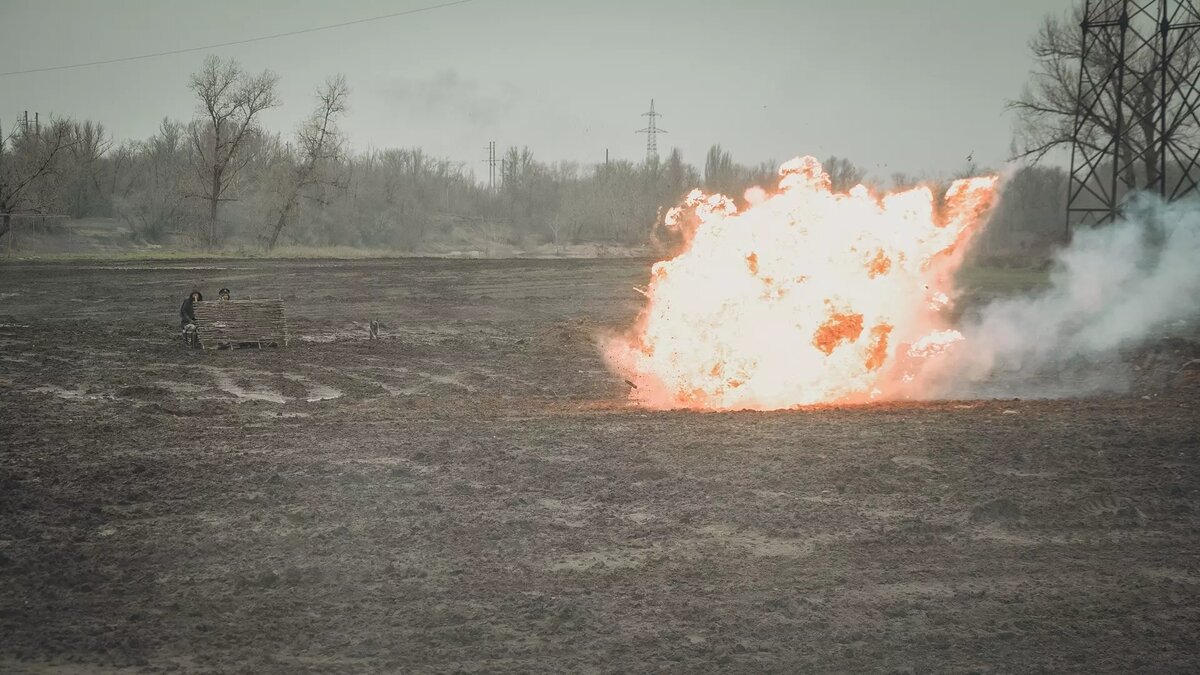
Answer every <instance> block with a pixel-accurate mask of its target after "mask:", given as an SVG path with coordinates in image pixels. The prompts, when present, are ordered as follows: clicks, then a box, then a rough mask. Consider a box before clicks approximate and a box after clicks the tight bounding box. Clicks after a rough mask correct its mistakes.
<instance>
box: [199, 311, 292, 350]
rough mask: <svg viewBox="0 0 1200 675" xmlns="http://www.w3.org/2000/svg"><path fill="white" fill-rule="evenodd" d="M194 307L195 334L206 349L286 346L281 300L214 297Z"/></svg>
mask: <svg viewBox="0 0 1200 675" xmlns="http://www.w3.org/2000/svg"><path fill="white" fill-rule="evenodd" d="M193 307H194V308H195V312H196V333H197V335H198V336H199V337H200V346H202V347H204V348H205V349H220V348H222V347H230V348H234V347H270V346H276V347H282V346H286V345H287V322H286V320H285V319H284V315H283V301H282V300H216V301H206V302H197V303H195V304H194V305H193Z"/></svg>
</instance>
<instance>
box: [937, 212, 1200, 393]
mask: <svg viewBox="0 0 1200 675" xmlns="http://www.w3.org/2000/svg"><path fill="white" fill-rule="evenodd" d="M1197 317H1200V200H1192V201H1189V202H1175V203H1170V204H1165V203H1163V202H1162V201H1161V200H1160V199H1158V198H1157V197H1153V196H1149V195H1139V196H1138V197H1137V198H1136V199H1134V200H1133V201H1132V202H1131V203H1130V204H1129V207H1128V208H1127V210H1126V215H1125V216H1124V218H1123V219H1121V220H1120V221H1118V222H1116V223H1113V224H1112V225H1109V226H1106V227H1100V228H1095V229H1080V230H1077V231H1076V233H1075V236H1074V239H1073V241H1072V243H1071V245H1070V246H1069V247H1067V248H1065V249H1063V250H1062V251H1061V252H1060V253H1059V254H1058V255H1057V257H1056V259H1055V261H1054V267H1053V271H1052V273H1051V277H1050V285H1049V287H1047V288H1046V289H1044V290H1042V291H1039V292H1036V293H1034V294H1031V295H1027V296H1024V297H1017V298H1008V299H1004V300H999V301H995V302H992V303H990V304H988V305H986V306H984V307H983V308H982V309H981V310H980V311H978V312H977V313H975V314H972V315H968V316H967V317H966V318H965V319H964V320H963V322H962V325H961V326H960V330H961V331H962V333H963V334H964V335H965V336H966V340H965V341H964V342H963V343H961V344H960V345H958V347H960V348H959V349H956V350H955V351H954V353H953V354H949V355H947V356H948V357H949V360H948V361H946V362H943V363H941V364H937V365H936V366H935V367H934V368H932V369H930V370H928V371H926V372H925V373H922V377H921V378H920V379H921V380H924V382H925V384H926V386H922V387H919V388H918V390H920V391H923V392H926V395H928V394H933V395H934V396H936V397H939V398H940V397H947V398H950V397H953V398H957V397H964V396H969V397H1000V396H1005V397H1007V396H1020V397H1030V398H1034V397H1043V398H1044V397H1058V396H1071V395H1086V394H1094V393H1100V392H1106V391H1108V392H1111V391H1122V390H1125V389H1127V388H1128V386H1129V384H1130V378H1131V375H1132V371H1131V368H1132V366H1131V365H1130V363H1129V359H1128V358H1123V356H1122V353H1123V352H1128V351H1132V350H1136V349H1137V348H1139V347H1142V346H1145V345H1146V344H1147V343H1149V342H1151V341H1152V340H1154V339H1156V338H1158V337H1161V336H1162V335H1163V334H1164V332H1166V331H1168V330H1169V329H1171V328H1172V327H1174V326H1177V325H1179V324H1186V323H1187V322H1189V321H1191V320H1194V319H1196V318H1197Z"/></svg>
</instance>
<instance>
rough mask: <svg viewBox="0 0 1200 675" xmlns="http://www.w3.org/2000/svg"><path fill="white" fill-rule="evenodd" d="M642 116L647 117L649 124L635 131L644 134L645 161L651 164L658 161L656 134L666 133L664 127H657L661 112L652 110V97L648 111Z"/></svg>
mask: <svg viewBox="0 0 1200 675" xmlns="http://www.w3.org/2000/svg"><path fill="white" fill-rule="evenodd" d="M642 117H649V118H650V124H649V126H647V127H646V128H645V129H638V130H637V131H636V132H635V133H639V134H646V163H647V164H653V163H655V162H657V161H658V134H665V133H667V130H666V129H659V128H658V118H659V117H662V114H661V113H656V112H654V99H650V112H644V113H642Z"/></svg>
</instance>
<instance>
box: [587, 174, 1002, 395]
mask: <svg viewBox="0 0 1200 675" xmlns="http://www.w3.org/2000/svg"><path fill="white" fill-rule="evenodd" d="M779 175H780V180H779V186H778V190H777V191H776V192H774V193H768V192H767V191H765V190H763V189H761V188H751V189H750V190H748V191H747V192H746V195H745V200H746V206H745V207H743V208H741V209H739V208H738V207H737V206H736V205H735V204H734V202H733V201H732V200H731V199H729V198H728V197H725V196H722V195H706V194H704V193H703V192H701V191H699V190H695V191H693V192H692V193H691V194H690V195H688V197H687V199H686V201H685V202H684V203H683V205H681V206H679V207H677V208H674V209H672V210H671V211H670V212H668V214H667V218H666V222H667V224H668V226H670V227H673V228H676V229H678V230H679V231H680V232H682V234H683V235H684V240H685V246H684V248H683V252H682V253H680V254H679V255H677V256H676V257H674V258H672V259H670V260H663V261H660V262H658V263H655V265H654V267H653V268H652V272H651V278H650V284H649V286H648V287H647V289H646V296H647V298H648V300H649V302H648V303H647V305H646V307H645V309H644V310H643V311H642V313H641V314H640V316H639V317H638V319H637V321H636V323H635V324H634V327H633V328H632V330H631V331H630V332H629V333H628V334H626V335H623V336H619V337H614V338H611V339H609V340H607V341H606V342H605V343H604V344H603V351H604V354H605V358H606V360H607V361H608V363H609V365H610V367H612V368H613V369H614V370H616V371H617V372H618V373H620V374H621V375H622V376H623V377H625V378H627V379H629V381H631V382H632V383H633V384H635V385H636V388H635V389H633V390H632V392H631V396H632V397H633V398H634V399H635V400H636V401H637V402H638V403H639V404H641V405H644V406H646V407H651V408H660V409H666V408H694V409H706V410H736V409H755V410H775V409H781V408H791V407H796V406H802V405H810V404H815V403H835V402H855V401H865V400H870V399H877V398H886V397H897V396H901V395H906V394H907V393H910V390H911V388H912V387H913V386H914V377H915V375H916V374H917V373H918V372H919V370H920V368H921V367H922V365H923V364H924V363H925V362H926V361H927V360H929V359H932V358H936V356H937V355H938V354H940V353H942V352H943V351H945V350H946V349H947V348H951V345H953V344H954V343H956V342H958V341H961V340H962V339H963V337H962V335H961V334H960V333H959V332H958V331H956V330H953V329H952V328H950V326H949V323H948V321H947V320H946V318H945V316H944V310H946V309H947V308H948V306H949V303H950V298H949V296H948V295H947V294H946V292H945V291H944V290H943V289H944V288H946V284H947V282H948V279H949V277H950V275H951V274H952V273H953V272H954V270H955V269H957V267H958V265H959V263H960V262H961V259H962V255H961V254H962V252H963V249H964V245H965V243H966V242H967V241H968V240H969V239H970V237H971V235H972V234H973V233H974V232H975V230H976V229H978V227H979V225H980V223H981V222H982V220H983V216H984V214H985V213H986V212H987V210H988V209H989V208H990V206H991V204H992V201H993V198H994V195H995V192H996V184H997V178H996V177H995V176H988V177H980V178H969V179H963V180H957V181H955V182H954V183H953V184H952V185H951V186H950V188H949V190H948V191H947V192H946V195H945V199H944V204H943V206H942V208H940V209H938V208H935V203H934V198H933V194H932V192H931V191H930V190H929V188H926V187H918V188H913V189H911V190H905V191H903V192H897V193H893V194H886V195H883V196H882V197H876V196H875V195H872V194H871V193H870V191H869V190H868V189H867V188H866V187H864V186H862V185H859V186H856V187H854V188H853V189H851V190H850V191H849V192H848V193H846V194H837V193H834V192H833V191H832V190H831V188H830V182H829V176H828V175H827V174H826V173H825V172H824V170H823V169H822V168H821V165H820V163H818V162H817V160H815V159H814V158H812V157H803V158H796V159H793V160H791V161H789V162H787V163H785V164H784V165H783V166H782V167H781V168H780V170H779Z"/></svg>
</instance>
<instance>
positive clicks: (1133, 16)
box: [1066, 0, 1200, 236]
mask: <svg viewBox="0 0 1200 675" xmlns="http://www.w3.org/2000/svg"><path fill="white" fill-rule="evenodd" d="M1080 27H1081V28H1082V29H1083V41H1082V42H1081V43H1080V47H1081V49H1080V59H1079V86H1078V89H1077V91H1076V109H1075V124H1074V129H1073V131H1074V134H1073V136H1072V143H1071V175H1070V180H1069V181H1068V188H1067V189H1068V192H1067V223H1066V225H1067V234H1068V236H1070V231H1071V228H1072V227H1073V226H1075V225H1094V224H1098V223H1103V222H1106V221H1108V220H1111V219H1113V218H1115V217H1116V216H1117V214H1118V213H1119V212H1120V210H1121V206H1122V205H1123V203H1124V201H1125V199H1126V198H1127V197H1128V196H1129V195H1130V194H1131V193H1132V192H1134V191H1138V190H1144V191H1148V192H1154V193H1156V194H1158V195H1160V196H1161V197H1162V198H1163V199H1165V200H1167V201H1170V200H1174V199H1178V198H1179V197H1182V196H1183V195H1185V194H1187V193H1189V192H1192V191H1195V190H1196V189H1197V183H1198V182H1200V144H1198V143H1197V141H1198V140H1200V72H1198V70H1200V1H1198V0H1086V2H1085V3H1084V16H1083V23H1082V24H1081V26H1080Z"/></svg>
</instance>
